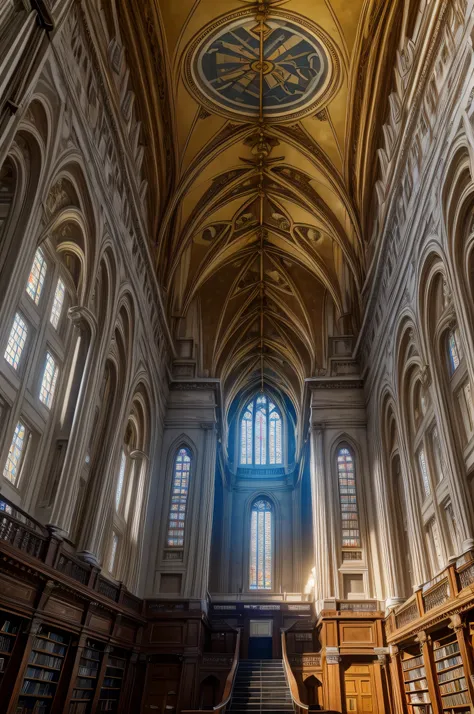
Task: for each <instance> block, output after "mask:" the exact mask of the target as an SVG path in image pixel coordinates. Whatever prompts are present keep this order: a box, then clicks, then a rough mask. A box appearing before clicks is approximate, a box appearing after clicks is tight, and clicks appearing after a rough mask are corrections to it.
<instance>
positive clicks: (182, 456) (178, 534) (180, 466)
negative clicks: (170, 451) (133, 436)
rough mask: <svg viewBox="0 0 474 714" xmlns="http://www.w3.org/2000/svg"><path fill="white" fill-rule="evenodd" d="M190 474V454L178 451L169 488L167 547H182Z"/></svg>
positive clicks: (185, 451)
mask: <svg viewBox="0 0 474 714" xmlns="http://www.w3.org/2000/svg"><path fill="white" fill-rule="evenodd" d="M190 472H191V454H190V452H189V451H188V449H180V450H179V451H178V455H177V456H176V461H175V464H174V473H173V484H172V487H171V506H170V513H169V519H168V534H167V545H168V546H170V547H178V548H179V547H181V548H182V547H183V546H184V526H185V520H186V508H187V502H188V492H189V475H190Z"/></svg>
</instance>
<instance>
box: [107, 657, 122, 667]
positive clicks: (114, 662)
mask: <svg viewBox="0 0 474 714" xmlns="http://www.w3.org/2000/svg"><path fill="white" fill-rule="evenodd" d="M108 664H109V666H110V667H117V668H118V669H125V660H123V659H121V658H120V657H109V661H108Z"/></svg>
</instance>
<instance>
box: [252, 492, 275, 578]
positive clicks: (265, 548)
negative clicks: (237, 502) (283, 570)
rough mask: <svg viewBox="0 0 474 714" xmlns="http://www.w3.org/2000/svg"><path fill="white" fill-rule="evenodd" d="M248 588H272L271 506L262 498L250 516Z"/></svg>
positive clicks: (253, 507)
mask: <svg viewBox="0 0 474 714" xmlns="http://www.w3.org/2000/svg"><path fill="white" fill-rule="evenodd" d="M250 589H251V590H271V589H272V506H271V503H270V502H269V501H267V500H265V499H264V498H259V499H258V500H257V501H255V503H254V504H253V506H252V511H251V516H250Z"/></svg>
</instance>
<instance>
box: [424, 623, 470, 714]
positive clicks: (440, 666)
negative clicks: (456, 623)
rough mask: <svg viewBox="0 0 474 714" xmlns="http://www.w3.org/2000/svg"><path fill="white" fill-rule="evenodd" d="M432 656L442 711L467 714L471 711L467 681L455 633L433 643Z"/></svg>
mask: <svg viewBox="0 0 474 714" xmlns="http://www.w3.org/2000/svg"><path fill="white" fill-rule="evenodd" d="M433 656H434V661H435V668H436V679H437V685H438V689H439V694H440V699H441V702H442V708H443V711H444V712H447V714H468V712H470V711H471V706H470V705H471V700H470V697H469V691H468V681H467V677H466V673H465V671H464V665H463V661H462V657H461V653H460V649H459V642H458V639H457V637H456V633H455V632H450V633H449V634H446V635H445V636H444V637H440V638H438V639H436V640H435V641H434V642H433Z"/></svg>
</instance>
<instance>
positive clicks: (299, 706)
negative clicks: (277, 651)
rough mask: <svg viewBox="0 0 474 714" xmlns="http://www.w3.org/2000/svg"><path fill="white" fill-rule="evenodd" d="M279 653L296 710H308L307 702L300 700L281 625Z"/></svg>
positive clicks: (284, 630) (284, 631) (284, 632)
mask: <svg viewBox="0 0 474 714" xmlns="http://www.w3.org/2000/svg"><path fill="white" fill-rule="evenodd" d="M281 653H282V656H283V667H284V670H285V674H286V681H287V682H288V686H289V688H290V694H291V698H292V700H293V704H294V705H295V707H296V711H297V712H308V711H309V706H308V704H303V702H302V701H301V700H300V693H299V691H298V683H297V681H296V679H295V675H294V674H293V670H292V669H291V666H290V663H289V661H288V652H287V650H286V629H285V628H283V627H282V629H281Z"/></svg>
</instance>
